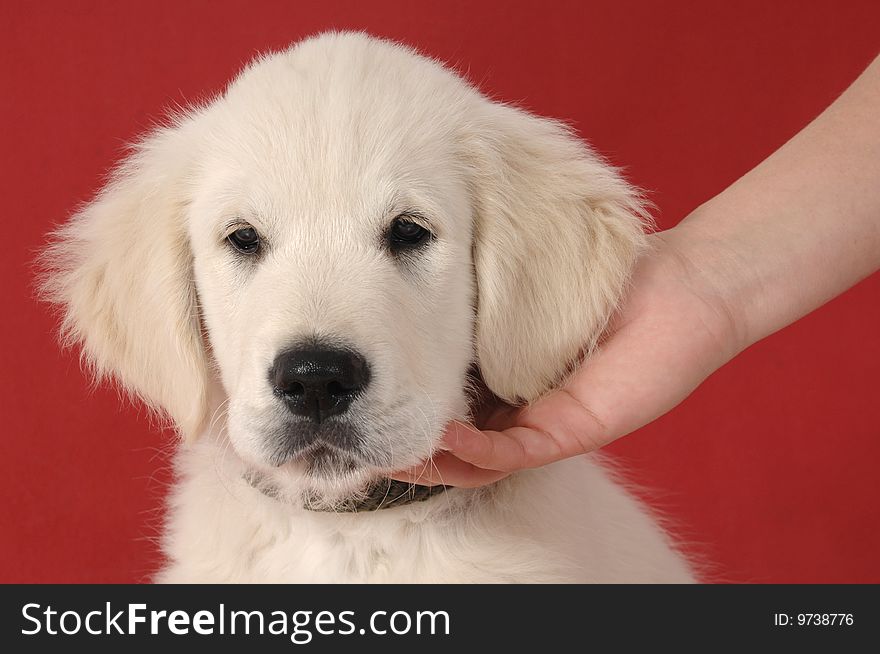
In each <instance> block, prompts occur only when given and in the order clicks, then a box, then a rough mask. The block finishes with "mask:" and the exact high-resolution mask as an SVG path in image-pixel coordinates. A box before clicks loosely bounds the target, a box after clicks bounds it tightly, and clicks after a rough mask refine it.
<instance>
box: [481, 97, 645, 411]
mask: <svg viewBox="0 0 880 654" xmlns="http://www.w3.org/2000/svg"><path fill="white" fill-rule="evenodd" d="M481 110H482V115H481V119H480V120H477V121H475V122H474V124H473V126H472V129H474V128H475V129H474V132H473V134H474V137H473V138H474V139H475V141H476V145H475V148H474V149H473V150H472V152H473V156H476V161H477V163H476V164H475V170H476V177H475V181H474V183H473V191H472V194H473V197H474V199H475V207H476V218H475V220H476V223H475V237H474V239H475V240H474V243H475V247H474V265H475V268H476V277H477V292H478V311H477V326H476V346H477V356H478V362H479V365H480V370H481V373H482V376H483V379H484V380H485V382H486V384H487V385H488V387H489V388H490V389H491V390H492V391H493V392H494V393H495V394H496V395H498V396H499V397H501V398H502V399H504V400H507V401H509V402H514V403H520V402H530V401H532V400H534V399H536V398H537V397H539V396H540V395H541V394H543V393H545V392H546V391H547V390H549V389H550V388H552V387H553V386H554V385H556V384H558V383H559V382H560V381H561V379H562V377H563V375H565V373H566V372H567V370H568V369H569V368H570V367H571V366H572V365H573V364H574V363H575V362H576V361H577V359H578V357H579V356H580V355H581V354H582V353H585V352H589V351H590V349H592V348H593V347H594V346H595V344H596V341H597V339H598V338H599V336H600V335H601V333H602V331H603V330H604V328H605V326H606V324H607V322H608V320H609V318H610V316H611V314H612V312H613V311H614V310H615V308H616V306H617V303H618V300H619V299H620V296H621V294H622V292H623V290H624V287H625V285H626V283H627V280H628V278H629V274H630V271H631V268H632V266H633V264H634V262H635V259H636V257H637V256H638V253H639V251H640V250H641V249H642V248H643V247H644V245H645V236H644V232H643V229H642V222H643V220H644V219H645V218H646V213H645V211H644V209H643V207H642V205H641V204H640V202H639V198H638V195H637V193H636V192H635V191H634V190H633V189H632V188H631V187H630V186H629V185H628V184H627V183H626V182H625V181H623V179H622V178H621V177H620V176H619V175H618V174H617V172H616V171H615V170H614V169H613V168H611V167H610V166H609V165H608V164H606V163H605V162H604V161H602V160H601V159H600V158H599V157H598V156H597V155H596V154H594V153H593V152H592V151H591V150H590V149H589V147H588V146H587V145H586V144H584V143H583V142H582V141H580V140H578V139H577V138H576V137H575V136H574V135H573V134H572V133H571V132H570V130H568V129H567V128H566V127H565V126H563V125H561V124H560V123H558V122H554V121H551V120H547V119H543V118H538V117H536V116H533V115H531V114H528V113H525V112H523V111H520V110H518V109H515V108H513V107H510V106H505V105H500V104H495V103H489V102H487V101H484V103H483V104H482V105H481ZM472 143H474V141H472Z"/></svg>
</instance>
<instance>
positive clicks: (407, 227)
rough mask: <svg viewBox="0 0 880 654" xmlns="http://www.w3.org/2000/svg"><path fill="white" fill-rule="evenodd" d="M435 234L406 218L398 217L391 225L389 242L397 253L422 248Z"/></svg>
mask: <svg viewBox="0 0 880 654" xmlns="http://www.w3.org/2000/svg"><path fill="white" fill-rule="evenodd" d="M432 237H433V234H432V233H431V232H429V231H428V230H427V229H425V228H424V227H422V226H421V225H419V224H418V223H416V222H413V221H412V220H410V219H409V218H407V217H406V216H398V217H397V218H395V219H394V222H393V223H391V229H390V230H389V232H388V240H389V241H390V243H391V249H392V250H395V251H399V250H407V249H413V248H417V247H420V246H421V245H424V244H425V243H427V242H428V241H429V240H430V239H431V238H432Z"/></svg>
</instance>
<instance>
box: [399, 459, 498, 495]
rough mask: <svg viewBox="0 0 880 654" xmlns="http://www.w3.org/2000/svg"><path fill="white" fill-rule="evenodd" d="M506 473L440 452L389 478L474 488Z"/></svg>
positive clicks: (491, 481)
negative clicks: (480, 466)
mask: <svg viewBox="0 0 880 654" xmlns="http://www.w3.org/2000/svg"><path fill="white" fill-rule="evenodd" d="M508 474H509V473H507V472H504V471H499V470H488V469H484V468H479V467H477V466H475V465H473V464H470V463H468V462H466V461H462V460H461V459H459V458H457V457H456V456H455V455H453V454H451V453H449V452H441V453H439V454H435V455H434V457H433V458H432V459H429V460H428V461H425V462H424V463H420V464H419V465H417V466H415V467H413V468H410V469H409V470H402V471H400V472H395V473H394V474H392V475H391V478H392V479H397V480H398V481H408V482H410V483H412V484H422V485H425V486H436V485H438V484H443V485H445V486H455V487H457V488H476V487H477V486H485V485H486V484H491V483H493V482H496V481H498V480H499V479H504V478H505V477H506V476H507V475H508Z"/></svg>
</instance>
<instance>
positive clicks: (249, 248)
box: [226, 225, 260, 254]
mask: <svg viewBox="0 0 880 654" xmlns="http://www.w3.org/2000/svg"><path fill="white" fill-rule="evenodd" d="M226 240H227V241H229V242H230V243H231V244H232V247H234V248H235V249H236V250H238V251H239V252H241V253H242V254H254V253H255V252H256V251H257V250H259V249H260V235H259V234H257V230H255V229H254V228H253V227H251V226H250V225H245V226H244V227H239V228H238V229H236V230H235V231H234V232H232V233H231V234H230V235H229V236H227V237H226Z"/></svg>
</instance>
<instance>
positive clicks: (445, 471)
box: [392, 228, 746, 487]
mask: <svg viewBox="0 0 880 654" xmlns="http://www.w3.org/2000/svg"><path fill="white" fill-rule="evenodd" d="M650 240H651V245H652V248H651V251H650V252H649V253H647V254H646V255H645V256H644V257H643V258H642V259H641V260H640V262H639V263H638V264H637V266H636V270H635V271H634V275H633V279H632V283H631V287H630V291H629V294H628V295H627V297H625V298H624V302H623V304H622V306H621V309H620V310H619V311H618V313H617V315H616V316H615V317H614V319H613V321H612V324H611V325H610V328H609V330H608V333H607V334H606V337H605V339H604V341H603V342H602V344H601V346H600V347H599V349H598V350H597V351H596V352H595V353H594V354H593V356H591V357H590V358H589V359H588V360H587V361H586V362H585V363H584V364H583V365H582V366H581V368H580V369H579V370H578V371H577V372H576V373H575V374H574V375H572V376H571V378H570V379H569V380H568V381H567V382H566V383H565V384H564V386H562V387H561V388H559V389H557V390H555V391H553V392H551V393H549V394H548V395H546V396H545V397H543V398H541V399H540V400H538V401H536V402H534V403H533V404H531V405H530V406H527V407H512V406H509V405H506V404H503V403H501V402H499V401H497V400H496V401H495V402H494V403H490V404H489V405H488V406H486V407H484V408H483V409H482V410H481V411H480V412H479V415H477V416H476V417H475V422H476V426H473V425H468V424H464V423H460V422H457V421H454V422H452V423H450V424H449V425H448V426H447V430H446V433H445V435H444V445H445V448H447V449H445V450H444V451H441V452H438V453H436V454H435V455H434V456H433V457H432V459H431V460H430V461H426V462H424V463H423V464H420V465H417V466H415V467H414V468H411V469H409V470H406V471H401V472H399V473H396V474H394V475H392V476H393V477H394V478H395V479H400V480H403V481H410V482H414V483H420V484H427V485H432V484H441V483H442V484H447V485H450V486H459V487H475V486H482V485H484V484H489V483H492V482H494V481H497V480H499V479H502V478H503V477H506V476H507V475H509V474H510V473H512V472H515V471H517V470H522V469H525V468H536V467H539V466H543V465H546V464H548V463H553V462H554V461H558V460H560V459H564V458H568V457H572V456H576V455H578V454H584V453H586V452H590V451H592V450H595V449H598V448H600V447H602V446H603V445H607V444H608V443H610V442H612V441H613V440H615V439H617V438H618V437H620V436H623V435H625V434H628V433H630V432H632V431H634V430H635V429H638V428H639V427H641V426H643V425H645V424H647V423H649V422H651V421H652V420H654V419H655V418H657V417H659V416H661V415H662V414H664V413H666V412H667V411H669V410H670V409H672V408H673V407H675V406H676V405H677V404H678V403H679V402H681V401H682V400H683V399H685V398H686V397H687V396H688V395H689V394H690V393H691V392H692V391H693V390H694V389H695V388H696V387H697V386H698V385H699V384H700V383H701V382H702V381H703V380H704V379H705V378H706V377H708V376H709V375H710V374H711V373H712V372H713V371H715V370H716V369H717V368H719V367H720V366H721V365H723V364H724V363H725V362H727V361H728V360H729V359H730V358H732V357H733V356H734V355H735V354H736V353H737V352H738V351H739V350H740V349H742V347H743V346H744V345H745V344H746V343H745V342H744V341H745V339H744V337H743V336H742V329H741V326H740V325H739V324H738V323H737V318H736V317H737V315H738V312H737V311H735V310H733V309H732V307H731V306H730V298H729V296H728V295H727V294H726V293H722V292H721V289H723V288H726V287H727V285H726V284H723V283H719V279H718V266H717V261H716V260H714V258H713V257H711V255H710V256H709V257H703V256H700V255H696V254H695V253H696V252H699V251H701V250H700V248H696V247H693V241H694V236H693V232H692V230H688V229H681V228H676V229H672V230H668V231H666V232H662V233H659V234H655V235H653V236H651V237H650ZM710 269H711V270H710Z"/></svg>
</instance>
